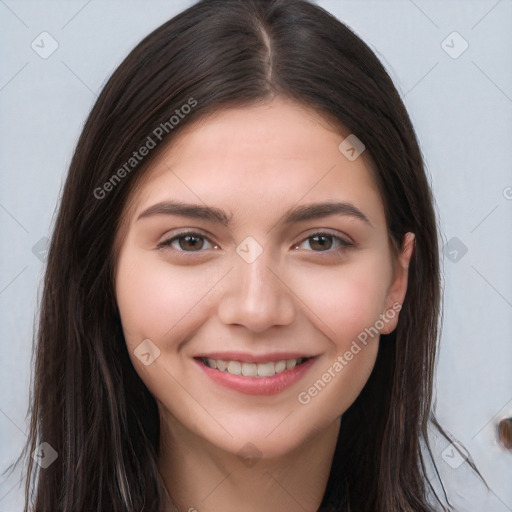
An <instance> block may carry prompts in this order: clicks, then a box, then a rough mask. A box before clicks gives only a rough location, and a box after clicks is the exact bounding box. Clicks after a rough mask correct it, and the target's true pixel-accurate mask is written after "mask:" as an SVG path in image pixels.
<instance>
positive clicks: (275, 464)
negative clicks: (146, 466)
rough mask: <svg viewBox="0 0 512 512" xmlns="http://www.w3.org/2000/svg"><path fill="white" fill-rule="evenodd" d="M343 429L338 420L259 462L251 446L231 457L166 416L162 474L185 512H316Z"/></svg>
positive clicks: (254, 448) (164, 421) (163, 426)
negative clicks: (299, 443) (285, 449)
mask: <svg viewBox="0 0 512 512" xmlns="http://www.w3.org/2000/svg"><path fill="white" fill-rule="evenodd" d="M339 428H340V420H339V419H338V420H336V421H335V422H334V423H332V424H331V425H329V426H328V427H327V428H326V429H325V430H324V431H322V432H316V433H315V436H314V437H311V438H310V439H309V440H308V441H307V442H304V443H302V444H301V446H299V447H297V448H296V449H295V450H294V451H293V452H292V453H287V454H285V455H282V456H280V457H277V458H272V459H266V458H259V452H258V451H257V448H256V447H254V446H252V445H250V444H247V445H246V447H245V450H243V455H242V454H236V453H230V452H226V451H224V450H221V449H219V448H218V447H216V446H214V445H212V444H211V443H209V442H208V441H206V440H205V439H204V438H202V437H199V436H195V435H194V434H193V433H191V432H190V431H188V430H185V429H184V428H183V427H182V426H181V425H179V424H178V423H177V422H176V421H172V420H170V419H169V417H168V416H167V417H166V416H162V415H161V442H160V455H159V462H158V465H159V470H160V473H161V475H162V478H163V481H164V484H165V486H166V488H167V491H168V493H169V495H170V496H171V497H172V499H173V501H174V502H175V503H176V504H177V505H178V507H179V509H180V510H181V511H183V512H195V511H197V512H239V511H240V510H243V511H244V512H282V511H283V510H286V511H287V512H316V511H317V510H318V508H319V507H320V504H321V502H322V498H323V496H324V493H325V489H326V486H327V480H328V478H329V474H330V470H331V464H332V459H333V455H334V450H335V447H336V441H337V437H338V433H339Z"/></svg>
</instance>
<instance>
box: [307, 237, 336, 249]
mask: <svg viewBox="0 0 512 512" xmlns="http://www.w3.org/2000/svg"><path fill="white" fill-rule="evenodd" d="M332 239H333V237H332V236H328V235H315V236H312V237H311V238H310V239H309V240H310V242H309V246H310V247H311V248H312V249H313V250H314V251H317V250H318V251H325V250H328V249H330V248H331V247H332V244H333V240H332Z"/></svg>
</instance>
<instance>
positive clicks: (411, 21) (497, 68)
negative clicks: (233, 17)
mask: <svg viewBox="0 0 512 512" xmlns="http://www.w3.org/2000/svg"><path fill="white" fill-rule="evenodd" d="M192 3H193V2H191V1H178V0H176V1H146V2H142V1H133V0H132V1H123V2H121V1H108V2H107V1H106V0H92V1H66V2H64V1H60V2H58V1H14V0H5V1H4V0H0V20H1V21H0V23H1V25H0V27H1V28H0V42H1V45H0V46H1V49H0V52H1V57H0V62H1V69H0V105H1V112H2V115H1V124H0V145H1V152H0V162H1V167H0V168H1V187H0V222H1V235H0V236H1V247H2V250H1V253H0V254H1V263H0V330H1V350H0V354H1V355H0V357H1V360H0V362H1V365H0V368H1V370H0V390H1V391H0V446H1V457H0V471H1V470H3V469H4V468H6V467H7V466H8V465H9V464H10V463H11V462H13V461H14V459H15V458H16V457H17V456H18V454H19V452H20V450H21V448H22V446H23V443H24V442H25V440H26V436H25V432H26V429H27V425H28V423H27V421H26V417H25V416H26V412H27V405H28V398H29V383H30V371H31V366H30V360H31V355H32V332H33V320H34V317H35V314H36V305H37V298H38V295H39V293H40V289H39V287H40V280H41V277H42V273H43V265H44V264H43V262H42V261H41V260H42V259H44V253H43V252H42V249H41V247H43V248H44V240H43V241H42V242H41V239H44V237H47V236H48V235H49V233H50V228H51V223H52V218H53V214H54V210H55V206H56V203H57V200H58V197H59V194H60V189H61V186H62V183H63V180H64V177H65V173H66V170H67V166H68V165H69V162H70V158H71V155H72V151H73V148H74V145H75V143H76V141H77V138H78V136H79V133H80V130H81V127H82V125H83V122H84V120H85V118H86V116H87V114H88V112H89V110H90V108H91V107H92V105H93V102H94V101H95V99H96V96H97V94H98V92H99V91H100V90H101V87H102V85H103V84H104V83H105V81H106V79H107V78H108V76H109V75H110V73H112V71H113V70H114V69H115V68H116V66H117V65H118V64H119V63H120V62H121V60H122V59H123V58H124V57H125V56H126V54H127V53H128V51H129V50H130V49H131V48H132V47H133V46H134V45H135V44H136V43H138V42H139V41H140V39H142V37H144V36H145V35H146V34H148V33H149V32H150V31H152V30H153V29H155V28H156V27H157V26H159V25H161V24H162V23H163V22H164V21H165V20H167V19H169V18H170V17H172V16H174V15H175V14H176V13H178V12H179V11H181V10H182V9H183V8H185V7H188V6H189V5H191V4H192ZM317 3H318V4H319V5H321V6H323V7H325V8H326V9H327V10H329V11H330V12H332V13H333V14H335V15H336V16H337V17H338V18H339V19H341V20H342V21H344V22H345V23H347V24H348V25H349V26H350V27H352V28H353V29H354V30H355V31H356V33H357V34H358V35H360V36H361V37H362V38H363V39H364V40H365V41H366V42H367V43H369V44H370V46H371V47H372V48H373V49H374V50H375V51H376V52H377V54H378V55H379V57H380V58H381V60H382V61H383V63H384V64H385V66H386V68H387V69H388V71H389V72H390V74H391V76H392V78H393V79H394V81H395V84H396V85H397V87H398V88H399V90H400V92H401V94H402V97H403V98H404V101H405V103H406V106H407V108H408V110H409V113H410V115H411V117H412V120H413V123H414V125H415V128H416V131H417V134H418V137H419V139H420V144H421V146H422V150H423V152H424V155H425V159H426V162H427V166H428V169H429V173H430V175H431V177H432V184H433V188H434V194H435V197H436V201H437V205H438V212H439V215H440V219H441V228H442V236H443V240H442V243H443V244H444V243H446V242H447V241H450V242H449V244H450V245H449V248H448V249H447V250H446V251H444V255H443V266H444V279H445V308H444V328H443V334H442V341H441V347H442V348H441V353H440V360H439V364H438V374H437V413H438V417H439V419H440V421H441V423H442V424H443V426H444V427H445V428H447V429H448V430H449V431H450V432H452V433H453V435H454V436H455V437H456V438H457V439H459V440H460V441H461V442H462V443H463V444H464V445H465V446H466V447H467V448H468V450H469V452H470V453H471V455H472V456H473V458H474V460H475V461H476V464H477V465H478V467H479V469H480V471H481V472H482V474H483V475H484V476H485V478H486V479H487V481H488V483H489V485H490V487H491V489H492V491H491V492H486V491H485V489H484V487H483V486H482V485H481V484H479V482H478V480H477V479H476V478H475V477H474V476H473V475H472V474H471V472H470V471H469V469H468V465H467V463H465V462H464V461H463V460H461V461H459V462H461V465H460V466H459V467H452V466H456V465H457V464H456V462H457V460H456V456H455V455H454V452H453V450H452V449H451V448H450V446H449V444H448V443H447V442H446V441H444V440H442V439H438V438H437V437H435V438H434V451H435V458H436V461H437V463H438V466H439V468H440V471H441V474H442V475H443V477H444V478H445V483H446V486H447V490H448V493H449V495H450V497H451V499H452V501H453V502H454V503H455V505H456V509H457V510H460V511H471V512H506V511H512V486H511V485H510V483H511V482H512V452H506V451H505V450H504V449H503V448H501V447H500V445H499V443H498V442H497V438H496V425H497V422H498V420H499V419H501V418H504V417H507V416H512V372H511V362H512V342H511V341H512V340H511V334H512V314H511V313H512V265H511V262H512V241H511V225H512V224H511V221H512V172H511V162H512V158H511V157H512V123H511V120H512V68H511V63H512V59H511V56H512V0H499V1H495V0H489V1H485V0H480V1H475V0H473V1H463V0H460V1H457V0H452V1H427V0H414V1H413V0H396V1H388V0H380V1H366V0H359V1H345V0H330V1H329V0H324V1H318V2H317ZM44 31H46V32H48V33H49V34H51V37H52V38H54V39H55V40H56V41H57V43H58V48H57V50H56V51H55V52H54V53H53V54H52V55H50V56H49V57H48V58H47V59H43V58H41V57H40V56H39V55H38V53H36V52H35V51H34V50H33V49H32V48H31V43H32V42H33V41H35V43H34V45H35V44H38V45H39V47H40V50H39V51H43V50H42V48H41V47H42V46H43V44H44V48H45V49H46V50H48V49H49V48H50V43H51V41H50V40H49V39H45V41H44V43H41V38H43V37H46V38H47V37H48V36H40V34H41V33H42V32H44ZM454 31H456V32H457V33H458V34H459V35H451V34H452V33H453V32H454ZM443 41H445V42H444V43H443ZM464 41H466V42H467V44H468V45H469V46H468V48H467V50H466V51H464V53H462V54H461V55H458V54H459V53H460V52H461V50H462V49H463V48H464V46H465V42H464ZM450 54H451V55H450ZM454 57H457V58H454ZM454 237H456V238H457V239H458V240H459V241H460V242H457V240H454ZM38 243H39V245H37V244H38ZM457 243H458V244H459V246H457ZM460 243H462V244H463V246H464V247H466V248H467V253H465V254H463V251H461V250H460V249H461V247H463V246H462V245H460ZM34 246H36V248H39V250H35V252H36V253H37V254H38V256H37V255H36V254H34V252H33V247H34ZM461 256H462V257H461ZM452 260H455V261H452ZM18 479H19V473H14V474H13V475H11V476H10V477H9V478H8V479H7V478H6V477H3V478H1V479H0V510H1V511H5V512H6V511H18V510H21V509H22V506H23V494H22V489H21V487H20V486H19V483H18Z"/></svg>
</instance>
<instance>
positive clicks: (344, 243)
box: [157, 231, 355, 254]
mask: <svg viewBox="0 0 512 512" xmlns="http://www.w3.org/2000/svg"><path fill="white" fill-rule="evenodd" d="M187 236H193V237H196V238H203V239H205V240H207V241H208V242H209V243H210V244H213V245H214V246H217V244H215V243H213V242H212V241H211V240H210V239H209V238H208V237H207V236H205V235H203V234H202V233H198V232H196V231H186V232H183V233H179V234H178V235H175V236H173V237H172V238H169V239H167V240H164V241H163V242H160V243H159V244H158V245H157V248H158V249H166V248H169V247H170V248H171V250H173V251H175V252H177V253H181V254H186V253H190V254H194V253H201V252H205V251H203V250H201V249H199V250H197V251H184V250H181V249H175V248H173V247H171V244H172V243H173V242H174V241H178V240H180V239H182V238H185V237H187ZM321 236H326V237H330V238H332V239H333V240H334V241H337V242H338V247H337V248H334V249H332V248H329V249H327V250H325V251H314V250H312V249H311V250H310V251H309V252H314V253H318V254H323V253H327V254H332V253H342V252H343V251H345V250H347V249H349V248H351V247H354V245H355V244H354V243H352V242H349V241H348V240H346V239H344V238H342V237H340V236H337V235H334V234H332V233H329V232H328V231H318V232H316V233H313V234H311V235H309V236H307V237H306V238H303V239H302V240H301V241H300V242H299V243H297V244H294V249H297V248H298V247H299V246H300V245H302V244H303V243H304V242H305V241H307V240H310V239H311V238H316V237H321Z"/></svg>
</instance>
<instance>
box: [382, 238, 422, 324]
mask: <svg viewBox="0 0 512 512" xmlns="http://www.w3.org/2000/svg"><path fill="white" fill-rule="evenodd" d="M414 246H415V235H414V233H406V234H405V235H404V239H403V243H402V248H401V251H400V253H399V254H398V258H397V260H396V262H395V266H394V267H395V268H394V272H393V281H392V282H391V285H390V286H389V288H388V292H387V294H386V310H385V311H384V314H383V315H382V316H383V317H384V318H383V320H385V321H384V322H383V323H384V327H383V328H382V329H380V333H381V334H389V333H391V332H393V331H394V330H395V328H396V326H397V324H398V315H399V312H400V309H401V308H402V304H403V302H404V299H405V293H406V291H407V281H408V277H409V264H410V261H411V257H412V254H413V252H414Z"/></svg>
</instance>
